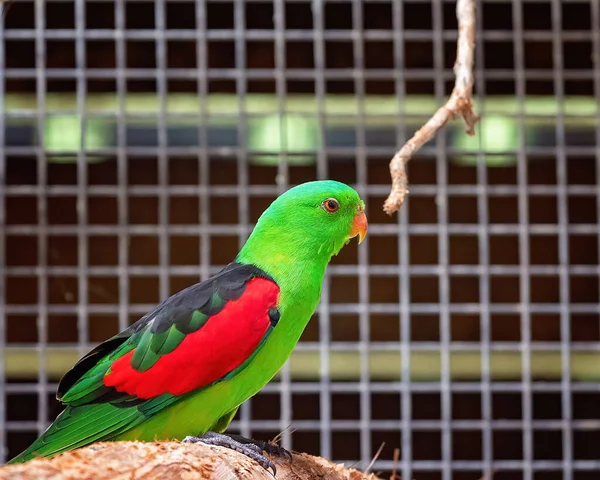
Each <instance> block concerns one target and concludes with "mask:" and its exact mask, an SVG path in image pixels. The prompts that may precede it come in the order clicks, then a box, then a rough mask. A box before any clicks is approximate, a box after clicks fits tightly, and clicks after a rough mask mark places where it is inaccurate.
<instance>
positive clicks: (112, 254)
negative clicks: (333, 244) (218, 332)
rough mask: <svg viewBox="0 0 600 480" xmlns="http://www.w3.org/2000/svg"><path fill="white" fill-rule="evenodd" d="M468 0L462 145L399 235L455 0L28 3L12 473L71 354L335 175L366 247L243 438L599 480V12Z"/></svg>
mask: <svg viewBox="0 0 600 480" xmlns="http://www.w3.org/2000/svg"><path fill="white" fill-rule="evenodd" d="M478 7H479V8H478V11H477V16H478V31H477V41H478V44H477V50H476V99H477V102H478V106H477V110H478V112H479V113H481V114H482V115H483V121H482V123H481V124H480V126H479V128H478V136H477V138H476V139H475V140H474V143H473V145H475V148H467V147H468V146H465V145H464V144H462V143H461V138H462V136H463V134H462V133H461V129H460V125H454V126H449V128H447V129H446V130H445V131H444V132H442V133H440V135H438V137H437V138H436V139H435V141H432V142H431V143H429V144H428V145H426V146H425V147H424V148H423V149H422V151H421V152H420V154H419V156H418V157H417V158H416V159H415V160H414V161H413V162H412V163H411V165H410V171H409V174H410V180H411V188H410V191H411V193H410V198H409V199H408V201H407V204H405V206H404V207H403V209H402V211H401V212H400V214H399V215H398V216H397V217H393V218H389V217H387V216H386V215H384V214H383V212H382V211H381V207H382V204H383V200H384V199H385V197H386V195H387V193H388V190H389V173H388V170H387V164H388V161H389V159H390V158H391V156H392V155H393V153H394V151H395V150H396V149H397V148H398V147H399V146H401V145H402V144H403V142H404V141H405V140H406V139H407V138H408V136H410V135H411V134H412V132H413V131H414V129H415V128H417V127H418V126H420V125H421V124H422V123H423V122H424V121H425V120H426V119H427V118H428V116H429V114H430V113H431V112H433V109H434V106H435V105H439V104H441V103H442V102H443V101H444V99H445V98H446V97H447V95H448V94H449V93H450V91H451V88H452V84H453V72H452V66H453V62H454V58H455V39H456V18H455V11H454V9H455V4H454V2H453V1H446V0H411V1H410V2H409V1H403V0H381V1H371V0H351V1H348V0H314V1H311V2H309V1H304V0H296V1H287V0H272V1H260V2H258V1H254V0H248V1H243V0H185V1H184V0H181V1H171V0H155V1H154V2H148V1H138V0H135V1H133V0H131V1H125V0H113V1H104V0H97V1H96V0H94V1H91V0H90V1H84V0H76V1H75V2H72V1H54V0H48V1H43V0H36V1H34V2H31V1H27V0H17V1H16V2H15V4H14V5H13V6H12V7H11V9H10V11H9V13H8V14H7V15H6V16H5V17H4V18H3V21H2V22H3V23H2V25H1V26H0V38H1V41H0V72H2V73H1V75H2V81H0V145H2V148H0V345H1V352H2V353H1V354H0V422H1V423H0V427H1V428H0V461H2V460H4V459H7V458H10V457H12V456H13V455H15V454H17V453H18V452H19V451H20V450H22V449H23V448H25V447H26V446H27V445H28V444H29V443H30V442H31V441H32V440H33V439H34V438H36V436H37V435H38V434H39V433H40V432H41V431H43V429H45V427H46V426H47V425H48V423H49V422H50V421H51V420H52V419H53V418H54V417H55V415H56V414H58V413H59V411H60V409H61V408H60V405H58V404H57V402H56V401H55V400H54V393H55V390H56V386H57V381H58V380H59V378H60V374H61V373H62V372H64V369H66V368H69V366H70V365H72V363H73V362H74V361H75V360H76V359H77V358H78V356H79V355H82V354H83V353H85V352H86V351H87V350H88V349H90V348H91V347H92V346H93V345H95V344H96V343H98V342H100V341H102V340H104V339H106V338H108V337H109V336H110V335H113V334H115V333H117V332H118V331H119V330H121V329H123V328H125V327H126V325H127V324H128V323H130V322H132V321H134V320H136V319H137V318H139V317H140V316H141V315H143V314H144V313H146V311H148V310H149V309H150V308H151V307H152V306H153V305H155V304H156V303H158V302H160V301H162V300H163V299H165V298H166V297H167V296H168V295H170V294H172V293H174V292H176V291H178V290H180V289H182V288H184V287H186V286H188V285H190V284H191V283H194V282H196V281H198V280H199V279H202V278H206V277H207V276H208V275H210V274H211V273H214V272H215V271H217V270H219V269H220V268H222V267H223V266H224V265H225V264H226V263H228V262H229V261H231V260H232V259H233V257H234V255H235V253H236V252H237V250H238V249H239V247H240V246H241V245H242V244H243V242H244V240H245V238H246V237H247V235H248V233H249V232H250V231H251V228H252V225H253V223H254V222H255V221H256V219H257V218H258V216H259V215H260V213H261V212H262V211H263V210H264V208H265V207H266V206H267V205H268V204H269V202H270V201H272V199H274V198H275V197H276V196H277V195H278V194H279V193H281V192H282V191H284V190H285V189H286V188H287V187H288V186H290V185H294V184H297V183H300V182H303V181H308V180H313V179H317V178H333V179H337V180H341V181H344V182H347V183H350V184H352V185H353V186H355V187H356V188H357V189H358V190H359V192H360V193H361V195H362V196H363V198H365V200H366V203H367V214H368V216H369V221H370V225H369V227H370V228H369V236H368V238H367V240H366V241H365V242H364V243H363V245H361V246H360V248H357V246H356V244H351V245H349V246H348V247H346V248H345V249H344V250H343V251H342V253H341V254H340V255H339V256H338V257H336V258H335V259H334V261H333V264H332V266H331V267H330V269H329V270H328V275H327V278H326V282H325V284H324V289H323V295H322V302H321V305H320V307H319V309H318V311H317V313H316V314H315V318H314V319H313V320H312V322H311V324H310V325H309V327H308V328H307V330H306V332H305V334H304V335H303V337H302V340H301V342H300V344H299V345H298V347H297V353H295V354H294V356H293V357H292V360H291V361H290V363H289V364H288V365H286V367H285V368H284V369H283V371H282V373H281V375H280V376H279V377H278V378H277V379H275V380H274V381H273V382H272V383H270V384H269V385H268V386H267V387H266V388H265V389H264V391H263V392H261V393H260V394H259V395H258V396H257V397H256V398H254V399H253V400H252V401H250V402H247V403H246V404H245V405H244V406H243V408H242V409H241V410H240V412H239V413H238V416H237V417H236V419H235V421H234V422H233V424H232V429H233V430H234V431H236V430H237V431H240V432H241V433H242V434H244V435H248V436H254V437H257V438H265V439H268V438H272V437H273V436H274V435H276V434H277V433H279V432H280V431H282V430H283V431H284V433H283V435H282V441H283V444H284V446H286V447H288V448H290V447H291V448H293V449H295V450H299V451H306V452H309V453H313V454H319V455H323V456H325V457H328V458H332V459H334V460H336V461H341V462H345V463H346V464H349V465H357V466H359V467H362V468H366V467H367V465H369V463H370V462H371V459H372V458H373V456H374V454H375V452H376V451H377V450H378V449H379V447H380V445H381V443H382V442H385V447H384V449H383V450H382V453H381V455H380V456H379V457H378V459H377V460H376V461H375V463H374V464H373V466H372V471H375V472H380V474H381V475H389V474H390V472H391V471H392V469H393V461H392V459H393V451H394V448H398V449H399V450H400V462H399V464H398V467H399V468H398V473H399V474H400V475H401V476H402V478H405V479H413V478H414V479H415V480H437V479H440V480H451V479H452V480H459V479H460V480H463V479H464V480H467V479H469V480H475V479H477V478H480V477H481V476H482V475H484V474H489V473H490V472H492V471H493V470H496V471H497V472H498V473H496V475H495V477H494V478H497V479H499V480H508V479H521V478H523V479H525V480H551V479H565V480H591V479H596V478H597V475H598V471H600V447H599V445H600V413H598V412H600V320H599V318H600V317H599V313H600V307H599V306H598V305H599V292H600V286H599V279H598V275H599V269H598V247H599V239H598V228H599V225H598V208H599V202H600V195H599V192H598V188H599V186H600V163H599V162H600V3H598V2H597V1H596V0H582V1H570V0H569V1H567V0H563V1H561V0H535V1H534V0H529V1H524V0H486V1H479V2H478ZM178 95H179V97H177V96H178ZM177 98H179V99H180V101H179V102H177V101H175V100H172V99H177ZM294 98H299V99H300V101H298V102H296V103H293V99H294ZM411 98H423V99H426V98H428V99H429V103H426V102H425V100H423V102H425V103H424V104H423V105H429V106H422V107H418V105H419V104H418V102H417V108H416V109H415V108H412V109H411V108H409V100H410V99H411ZM136 99H137V100H136ZM181 99H182V100H181ZM213 99H216V100H213ZM255 99H258V100H255ZM336 99H338V101H336ZM339 99H341V101H339ZM372 99H375V100H372ZM377 99H379V103H378V102H377ZM382 99H383V100H382ZM502 101H507V102H508V104H509V105H510V106H509V107H505V106H504V107H502V105H504V104H503V103H502ZM536 102H538V103H536ZM539 102H545V103H544V105H550V106H549V107H544V108H541V107H539V108H537V109H536V108H535V105H540V103H539ZM182 104H183V106H182ZM382 104H383V105H384V106H383V107H382V106H381V105H382ZM306 105H309V107H306ZM532 105H533V106H532ZM310 108H313V110H310ZM291 116H293V119H294V122H292V121H291V120H289V121H288V120H287V119H288V118H290V117H291ZM273 118H275V120H276V121H275V127H276V128H275V130H269V129H268V128H267V127H265V124H264V123H261V122H264V121H265V119H267V120H269V119H273ZM499 118H500V119H502V121H503V122H509V124H510V125H512V126H513V127H512V130H510V135H509V140H508V141H507V143H505V144H503V145H502V146H501V147H500V149H498V148H497V147H494V148H492V147H491V145H492V144H493V140H494V138H495V137H496V136H498V135H500V130H496V129H495V128H496V127H494V125H496V124H494V123H493V121H495V120H498V119H499ZM311 122H312V123H311ZM95 125H100V127H99V130H94V128H95V127H94V126H95ZM257 125H258V127H257ZM261 125H262V127H261ZM269 125H271V124H269ZM306 125H309V127H307V129H308V131H309V135H308V136H309V137H310V135H313V137H310V138H316V139H317V140H316V141H315V142H314V145H312V146H309V147H310V148H308V149H307V150H306V151H304V152H303V153H302V154H298V151H297V150H294V149H293V148H291V147H290V148H287V147H288V143H289V144H290V145H292V144H293V143H294V141H295V140H296V138H295V137H303V134H302V135H301V134H300V131H299V130H296V129H297V128H300V127H302V126H306ZM490 125H491V127H490ZM498 125H500V124H498ZM261 128H263V130H264V131H267V132H269V136H270V139H268V141H267V143H264V142H263V143H260V142H259V143H252V139H253V138H254V134H255V132H257V131H258V132H260V131H261ZM269 128H272V125H271V126H270V127H269ZM311 128H312V130H311ZM497 128H500V126H498V127H497ZM288 130H289V131H288ZM485 131H488V132H490V131H491V132H492V133H491V134H489V135H488V137H487V138H484V137H485V135H484V134H482V133H481V132H485ZM502 131H504V130H502ZM57 132H58V133H57ZM82 132H86V134H82ZM98 132H100V133H98ZM273 132H275V133H273ZM311 132H312V133H311ZM274 135H275V136H280V137H281V139H280V141H279V143H278V142H277V141H276V142H275V147H273V148H271V147H272V145H273V143H272V140H273V136H274ZM303 138H304V137H303ZM269 141H271V143H269ZM461 145H462V146H461ZM494 145H495V144H494ZM270 146H271V147H270ZM290 424H291V429H289V428H288V427H289V426H290ZM191 433H193V432H191Z"/></svg>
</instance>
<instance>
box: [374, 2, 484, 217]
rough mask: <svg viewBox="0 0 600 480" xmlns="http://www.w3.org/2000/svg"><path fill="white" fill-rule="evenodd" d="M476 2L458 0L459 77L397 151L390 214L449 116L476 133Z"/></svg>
mask: <svg viewBox="0 0 600 480" xmlns="http://www.w3.org/2000/svg"><path fill="white" fill-rule="evenodd" d="M475 2H476V0H457V2H456V17H457V19H458V43H457V48H456V62H455V63H454V74H455V75H456V81H455V83H454V89H453V90H452V95H450V98H449V99H448V101H447V102H446V104H445V105H444V106H443V107H441V108H439V109H438V110H437V112H435V113H434V114H433V116H432V117H431V118H430V119H429V120H428V121H427V123H425V125H423V126H422V127H421V128H420V129H419V130H417V132H416V133H415V134H414V135H413V137H412V138H411V139H410V140H409V141H408V142H406V143H405V144H404V146H403V147H402V148H401V149H400V150H398V151H397V152H396V154H395V155H394V157H393V158H392V161H391V162H390V174H391V176H392V190H391V192H390V195H389V196H388V198H387V200H386V201H385V203H384V205H383V210H384V211H385V213H387V214H388V215H392V214H393V213H394V212H397V211H398V210H399V209H400V207H401V206H402V204H403V203H404V199H405V197H406V195H407V194H408V177H407V175H406V164H407V163H408V161H409V160H410V159H411V157H412V156H413V155H414V154H415V153H416V152H417V151H418V150H419V149H420V148H421V147H422V146H423V145H425V143H427V142H428V141H429V140H431V139H432V138H433V137H434V136H435V134H436V133H437V132H438V130H439V129H440V128H442V127H443V126H444V125H445V124H446V122H448V120H450V119H451V118H454V117H456V116H457V115H460V116H461V117H462V118H463V120H464V123H465V131H466V132H467V134H468V135H474V134H475V124H476V123H477V121H478V120H479V116H478V115H477V114H476V113H475V112H474V111H473V83H474V77H473V63H474V56H475Z"/></svg>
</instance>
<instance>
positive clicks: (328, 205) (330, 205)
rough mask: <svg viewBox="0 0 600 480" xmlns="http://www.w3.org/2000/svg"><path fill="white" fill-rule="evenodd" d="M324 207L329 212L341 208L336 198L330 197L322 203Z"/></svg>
mask: <svg viewBox="0 0 600 480" xmlns="http://www.w3.org/2000/svg"><path fill="white" fill-rule="evenodd" d="M321 205H322V206H323V209H324V210H325V211H326V212H329V213H335V212H337V211H338V210H339V209H340V204H339V202H338V201H337V200H336V199H335V198H328V199H327V200H325V201H324V202H323V203H322V204H321Z"/></svg>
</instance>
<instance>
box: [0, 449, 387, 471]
mask: <svg viewBox="0 0 600 480" xmlns="http://www.w3.org/2000/svg"><path fill="white" fill-rule="evenodd" d="M272 460H273V463H275V465H276V466H277V476H276V478H277V480H292V479H294V480H303V479H314V478H326V479H328V480H381V479H380V478H379V477H376V476H375V475H373V474H371V475H367V474H363V473H361V472H359V471H357V470H353V469H348V468H344V467H343V466H342V465H336V464H333V463H331V462H329V461H328V460H325V459H324V458H320V457H313V456H311V455H307V454H305V453H294V459H293V462H292V463H289V462H288V461H287V460H285V459H279V458H273V459H272ZM15 478H18V479H20V480H34V479H36V480H37V479H40V480H41V479H47V480H49V479H52V480H75V479H76V480H92V479H94V480H126V479H127V480H135V479H141V478H143V479H144V480H170V479H190V480H191V479H199V480H201V479H205V480H209V479H210V480H242V479H243V480H249V479H257V480H273V475H272V473H271V472H267V471H266V470H265V469H264V468H262V467H261V466H259V465H258V464H257V463H255V462H254V461H253V460H250V459H249V458H248V457H246V456H244V455H242V454H241V453H238V452H235V451H233V450H230V449H227V448H223V447H215V446H210V445H204V444H202V443H196V444H187V443H179V442H154V443H150V442H148V443H146V442H103V443H96V444H93V445H90V446H89V447H85V448H81V449H79V450H73V451H71V452H67V453H64V454H62V455H59V456H57V457H54V458H51V459H45V458H40V459H36V460H32V461H30V462H28V463H24V464H17V465H8V466H4V467H0V479H1V480H5V479H6V480H8V479H11V480H12V479H15Z"/></svg>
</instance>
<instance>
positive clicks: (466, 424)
mask: <svg viewBox="0 0 600 480" xmlns="http://www.w3.org/2000/svg"><path fill="white" fill-rule="evenodd" d="M566 423H567V422H565V421H564V420H553V419H547V420H533V421H532V423H531V425H532V426H533V428H535V429H536V430H539V431H554V430H560V429H562V428H564V427H565V424H566ZM238 425H239V422H238V421H234V422H232V423H231V424H230V426H229V428H230V429H235V428H238ZM330 425H331V429H332V430H336V431H342V432H352V431H356V430H357V425H356V420H335V419H332V420H331V423H330ZM442 425H443V422H442V421H440V420H416V419H412V420H411V422H410V426H411V430H413V431H422V432H428V431H438V430H440V429H441V428H442ZM450 425H451V427H452V430H453V431H470V430H482V429H484V428H492V429H494V430H499V431H503V430H521V429H522V428H523V426H524V422H523V421H521V420H492V421H491V422H489V424H488V423H486V422H484V421H482V420H452V421H451V423H450ZM320 426H321V421H320V420H294V421H293V429H294V430H295V431H296V430H297V431H315V430H319V428H320ZM400 426H401V425H400V420H370V422H369V427H370V430H371V431H373V430H377V431H381V432H393V431H398V430H399V429H400ZM280 427H281V422H280V421H279V420H254V421H253V422H252V429H253V430H256V431H269V430H278V429H279V428H280ZM569 427H570V428H572V429H573V430H575V431H583V432H585V431H596V430H600V420H572V421H571V422H570V423H569ZM35 428H37V422H32V421H8V422H6V429H7V431H12V432H23V431H30V430H34V429H35Z"/></svg>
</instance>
